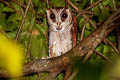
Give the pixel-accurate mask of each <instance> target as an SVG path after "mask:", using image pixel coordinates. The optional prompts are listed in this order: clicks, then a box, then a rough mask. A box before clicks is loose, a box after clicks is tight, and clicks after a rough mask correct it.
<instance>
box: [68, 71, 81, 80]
mask: <svg viewBox="0 0 120 80" xmlns="http://www.w3.org/2000/svg"><path fill="white" fill-rule="evenodd" d="M78 72H79V71H78V70H77V71H75V72H73V73H72V74H71V76H70V77H69V78H68V80H74V78H75V76H76V75H77V73H78Z"/></svg>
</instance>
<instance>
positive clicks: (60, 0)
mask: <svg viewBox="0 0 120 80" xmlns="http://www.w3.org/2000/svg"><path fill="white" fill-rule="evenodd" d="M51 2H52V3H54V4H55V6H56V7H64V2H63V0H51Z"/></svg>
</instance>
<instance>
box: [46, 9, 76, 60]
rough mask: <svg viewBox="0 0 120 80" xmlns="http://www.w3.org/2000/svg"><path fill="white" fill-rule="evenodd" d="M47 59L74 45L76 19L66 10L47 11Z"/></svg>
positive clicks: (59, 54) (62, 52) (64, 51)
mask: <svg viewBox="0 0 120 80" xmlns="http://www.w3.org/2000/svg"><path fill="white" fill-rule="evenodd" d="M46 13H47V22H48V26H49V39H48V40H49V42H48V43H49V57H51V58H52V57H57V56H61V55H62V54H64V53H66V52H67V51H69V50H71V49H72V48H73V47H74V46H75V45H76V41H77V38H76V31H77V27H76V19H75V17H73V15H72V13H71V11H70V9H68V8H54V9H48V10H47V11H46Z"/></svg>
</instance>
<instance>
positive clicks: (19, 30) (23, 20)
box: [15, 0, 32, 41]
mask: <svg viewBox="0 0 120 80" xmlns="http://www.w3.org/2000/svg"><path fill="white" fill-rule="evenodd" d="M31 1H32V0H29V2H28V4H27V8H26V10H25V14H24V16H23V19H22V22H21V24H20V25H19V29H18V31H17V34H16V38H15V41H17V40H18V38H19V35H20V32H21V29H22V27H23V24H24V22H25V18H26V15H27V12H28V9H29V6H30V3H31Z"/></svg>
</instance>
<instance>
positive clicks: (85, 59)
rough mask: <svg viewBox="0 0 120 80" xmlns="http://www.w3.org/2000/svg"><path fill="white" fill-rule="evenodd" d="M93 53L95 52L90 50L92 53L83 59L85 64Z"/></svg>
mask: <svg viewBox="0 0 120 80" xmlns="http://www.w3.org/2000/svg"><path fill="white" fill-rule="evenodd" d="M92 53H93V50H90V51H89V52H88V53H87V54H86V56H85V58H84V59H83V63H85V62H86V61H87V60H88V59H89V58H90V56H91V54H92Z"/></svg>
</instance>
